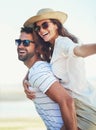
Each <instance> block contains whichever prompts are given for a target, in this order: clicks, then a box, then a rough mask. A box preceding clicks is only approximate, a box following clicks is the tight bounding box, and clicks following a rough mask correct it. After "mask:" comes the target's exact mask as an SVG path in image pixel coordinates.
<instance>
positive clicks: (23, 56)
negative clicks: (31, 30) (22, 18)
mask: <svg viewBox="0 0 96 130" xmlns="http://www.w3.org/2000/svg"><path fill="white" fill-rule="evenodd" d="M19 40H20V41H19V43H20V44H19V45H18V46H17V53H18V59H19V60H21V61H24V62H26V61H30V59H31V58H32V57H33V56H34V54H35V44H34V43H33V42H32V41H33V37H32V34H27V33H25V32H22V33H21V34H20V39H19ZM26 40H27V41H26ZM30 41H31V42H30ZM26 42H29V44H28V46H26Z"/></svg>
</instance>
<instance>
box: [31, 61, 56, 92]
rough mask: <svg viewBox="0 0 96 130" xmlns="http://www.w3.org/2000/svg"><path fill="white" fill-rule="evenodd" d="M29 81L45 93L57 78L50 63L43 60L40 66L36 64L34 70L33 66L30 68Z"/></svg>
mask: <svg viewBox="0 0 96 130" xmlns="http://www.w3.org/2000/svg"><path fill="white" fill-rule="evenodd" d="M29 81H30V83H31V85H32V87H35V88H38V89H39V90H40V91H42V92H43V93H45V92H46V91H47V90H48V89H49V88H50V87H51V85H52V84H53V83H54V82H56V81H57V79H56V77H55V76H54V75H53V73H52V71H51V67H50V65H49V64H48V63H46V62H42V63H40V64H38V67H36V66H35V67H34V70H33V68H32V69H31V70H30V74H29Z"/></svg>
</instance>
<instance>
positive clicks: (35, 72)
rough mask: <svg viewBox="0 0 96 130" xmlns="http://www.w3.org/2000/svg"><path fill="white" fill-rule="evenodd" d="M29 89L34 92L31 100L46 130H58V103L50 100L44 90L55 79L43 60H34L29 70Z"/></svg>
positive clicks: (60, 119) (60, 118)
mask: <svg viewBox="0 0 96 130" xmlns="http://www.w3.org/2000/svg"><path fill="white" fill-rule="evenodd" d="M28 78H29V82H30V84H31V88H30V89H31V90H32V91H35V92H36V98H35V99H34V100H33V101H34V104H35V107H36V110H37V112H38V114H39V115H40V116H41V118H42V119H43V121H44V123H45V125H46V127H47V129H48V130H60V128H61V127H62V125H63V124H64V123H63V120H62V117H61V112H60V109H59V105H58V104H57V103H56V102H54V101H53V100H51V99H50V98H49V97H48V96H47V95H46V94H45V92H46V91H47V90H48V89H49V88H50V86H51V85H52V84H53V83H54V82H56V81H57V79H56V78H55V77H54V76H53V73H52V72H51V67H50V64H49V63H47V62H44V61H38V62H36V63H35V64H34V65H33V66H32V67H31V68H30V70H29V76H28Z"/></svg>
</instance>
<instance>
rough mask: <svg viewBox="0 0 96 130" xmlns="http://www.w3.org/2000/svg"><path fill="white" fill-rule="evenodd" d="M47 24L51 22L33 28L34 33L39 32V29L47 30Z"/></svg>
mask: <svg viewBox="0 0 96 130" xmlns="http://www.w3.org/2000/svg"><path fill="white" fill-rule="evenodd" d="M49 23H52V22H43V23H42V24H41V26H37V25H36V26H35V27H34V30H35V31H36V32H40V29H41V28H43V29H47V28H48V27H49Z"/></svg>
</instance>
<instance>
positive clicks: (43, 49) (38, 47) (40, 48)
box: [21, 27, 51, 62]
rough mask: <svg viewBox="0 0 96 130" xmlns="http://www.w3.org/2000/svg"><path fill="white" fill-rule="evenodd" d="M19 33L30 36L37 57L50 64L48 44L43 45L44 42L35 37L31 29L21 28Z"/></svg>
mask: <svg viewBox="0 0 96 130" xmlns="http://www.w3.org/2000/svg"><path fill="white" fill-rule="evenodd" d="M21 32H25V33H27V34H32V37H33V40H34V41H35V53H36V55H37V57H38V58H40V59H41V60H43V61H47V62H50V56H51V51H50V49H49V47H50V43H48V44H45V42H44V40H43V39H42V38H41V37H40V36H37V34H36V32H35V31H34V30H33V29H32V28H31V27H22V28H21Z"/></svg>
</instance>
